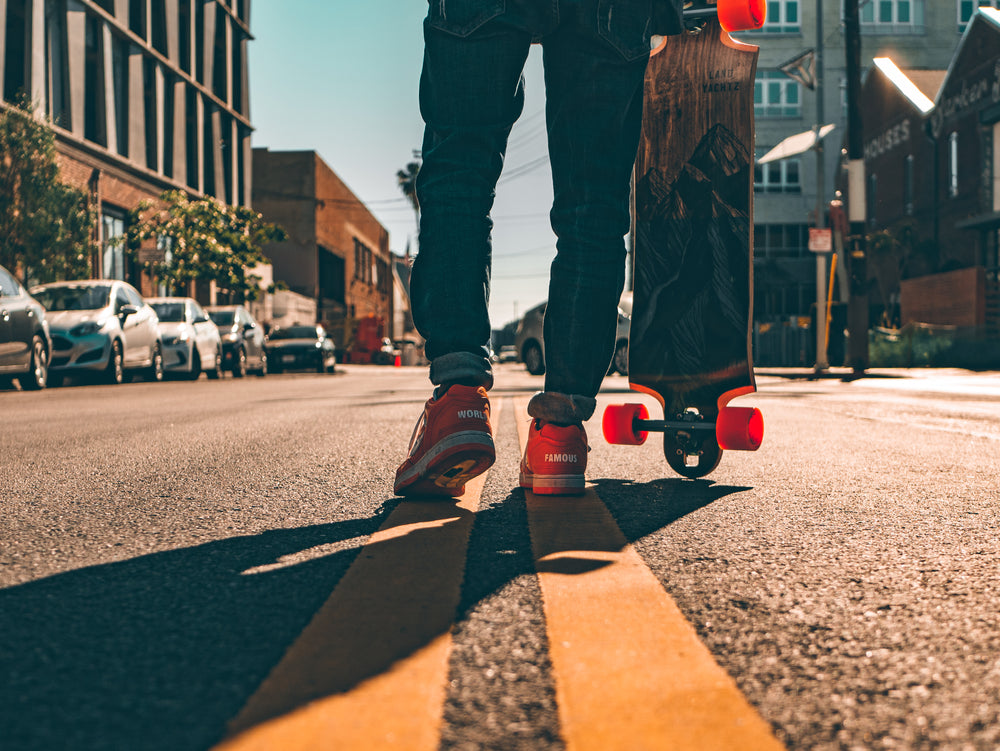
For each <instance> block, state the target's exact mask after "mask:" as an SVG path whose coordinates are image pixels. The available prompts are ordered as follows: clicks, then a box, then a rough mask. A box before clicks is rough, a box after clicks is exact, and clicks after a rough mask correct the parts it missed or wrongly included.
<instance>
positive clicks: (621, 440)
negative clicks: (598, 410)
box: [601, 404, 649, 446]
mask: <svg viewBox="0 0 1000 751" xmlns="http://www.w3.org/2000/svg"><path fill="white" fill-rule="evenodd" d="M648 419H649V411H648V410H647V409H646V407H645V405H642V404H611V405H609V406H608V407H607V408H606V409H605V410H604V418H603V419H602V421H601V427H602V428H603V430H604V439H605V440H606V441H607V442H608V443H614V444H619V445H623V446H640V445H642V444H643V443H645V442H646V437H647V436H648V435H649V433H648V432H646V431H645V430H636V427H635V421H636V420H648Z"/></svg>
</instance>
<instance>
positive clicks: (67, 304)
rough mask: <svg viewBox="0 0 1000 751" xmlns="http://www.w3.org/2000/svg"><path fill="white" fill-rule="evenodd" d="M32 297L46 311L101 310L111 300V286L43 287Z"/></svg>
mask: <svg viewBox="0 0 1000 751" xmlns="http://www.w3.org/2000/svg"><path fill="white" fill-rule="evenodd" d="M32 296H33V297H34V298H35V299H36V300H38V302H40V303H41V304H42V305H43V306H44V307H45V309H46V310H53V311H59V310H99V309H100V308H105V307H107V305H108V300H110V299H111V285H106V284H98V285H93V286H91V285H86V286H85V285H82V284H81V285H79V286H67V287H62V286H60V287H42V288H39V289H37V290H35V291H34V292H33V293H32Z"/></svg>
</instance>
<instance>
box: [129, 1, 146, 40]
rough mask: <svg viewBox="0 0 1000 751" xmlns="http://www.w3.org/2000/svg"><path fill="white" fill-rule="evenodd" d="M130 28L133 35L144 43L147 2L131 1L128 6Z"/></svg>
mask: <svg viewBox="0 0 1000 751" xmlns="http://www.w3.org/2000/svg"><path fill="white" fill-rule="evenodd" d="M128 27H129V30H131V32H132V33H133V34H136V35H137V36H139V37H141V38H142V39H143V40H144V41H145V40H147V39H148V37H147V36H146V0H130V1H129V4H128Z"/></svg>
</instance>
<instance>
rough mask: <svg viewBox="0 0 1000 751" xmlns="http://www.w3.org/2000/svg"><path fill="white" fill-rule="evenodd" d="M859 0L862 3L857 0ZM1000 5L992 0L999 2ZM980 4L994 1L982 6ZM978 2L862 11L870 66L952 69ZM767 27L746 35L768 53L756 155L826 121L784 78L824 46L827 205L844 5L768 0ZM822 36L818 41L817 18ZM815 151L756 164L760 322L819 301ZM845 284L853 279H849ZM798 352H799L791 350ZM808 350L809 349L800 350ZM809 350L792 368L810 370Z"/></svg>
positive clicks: (908, 0)
mask: <svg viewBox="0 0 1000 751" xmlns="http://www.w3.org/2000/svg"><path fill="white" fill-rule="evenodd" d="M855 1H856V0H855ZM997 1H998V0H989V2H992V3H995V2H997ZM979 4H987V3H984V2H981V3H979ZM975 5H976V3H975V2H970V1H969V0H882V1H881V2H865V3H861V5H860V25H861V45H862V50H861V59H862V65H864V66H866V67H870V66H871V61H872V59H873V58H875V57H879V56H891V57H892V58H893V59H894V60H895V61H896V63H897V64H898V65H899V66H901V67H904V68H907V69H912V68H925V69H941V70H943V69H945V68H946V67H947V66H948V63H949V61H950V60H951V58H952V56H953V54H954V51H955V48H956V47H957V45H958V41H959V39H960V38H961V34H962V31H963V30H964V28H965V25H966V24H967V23H968V21H969V19H970V17H971V15H972V13H973V11H974V10H975ZM767 8H768V15H767V22H766V23H765V25H764V27H763V28H762V29H761V30H760V31H756V32H745V33H743V34H741V38H743V39H745V40H746V41H748V42H752V43H753V44H756V45H759V46H760V60H759V63H758V66H757V80H756V82H755V88H754V102H755V103H754V114H755V120H756V135H757V154H758V156H762V155H764V154H765V153H767V152H768V151H770V150H771V149H772V148H773V147H774V146H776V145H777V144H778V143H780V142H781V141H782V140H784V139H785V138H787V137H789V136H791V135H794V134H797V133H801V132H804V131H808V130H811V129H812V128H813V126H814V125H816V124H817V120H818V109H819V108H818V106H817V105H818V97H817V94H816V91H815V90H810V89H808V88H807V87H806V86H804V85H803V84H802V83H801V82H800V81H798V80H794V79H793V78H791V77H789V76H788V75H786V74H785V73H784V72H783V71H782V66H783V64H785V63H786V62H788V61H789V60H791V59H793V58H796V57H798V56H800V55H802V54H803V53H805V52H807V51H815V50H817V48H819V47H820V46H822V51H823V74H824V75H823V85H822V94H821V95H822V99H823V112H824V118H823V120H824V122H823V123H820V124H821V125H825V124H834V125H836V130H834V131H833V133H832V134H831V135H829V136H828V137H827V138H826V139H825V144H826V145H825V148H824V151H823V156H822V158H823V164H824V178H825V179H824V185H823V187H822V190H823V202H824V203H826V202H827V201H829V200H830V199H832V198H833V192H834V184H835V181H836V179H837V177H838V174H839V172H840V145H841V142H842V140H843V134H844V133H845V128H846V124H847V106H846V105H847V101H846V86H847V71H846V51H845V37H844V27H843V23H842V19H843V9H844V3H843V2H829V0H826V1H823V0H770V1H769V2H768V3H767ZM817 11H818V12H820V13H822V26H823V39H822V40H817V36H816V32H817V31H818V29H817V23H816V20H817V19H816V13H817ZM817 171H818V170H817V158H816V153H815V152H809V153H805V154H801V155H798V156H793V157H790V158H787V159H783V160H781V161H776V162H771V163H770V164H764V165H757V169H756V172H755V177H754V189H755V196H754V199H755V206H754V256H755V258H754V274H755V304H754V316H755V318H756V319H757V320H758V321H761V322H787V321H788V320H789V318H792V319H793V320H794V318H795V317H798V316H807V315H808V314H809V310H810V306H811V305H813V304H814V303H815V301H816V272H815V268H816V262H815V258H814V257H813V255H812V254H811V253H810V252H809V251H808V247H807V246H808V237H809V228H810V227H811V226H814V222H815V207H816V204H817V191H818V189H819V186H818V179H817ZM842 281H846V278H845V277H842ZM793 349H794V352H793V353H792V354H793V355H796V354H797V353H798V352H799V348H793ZM801 351H802V352H804V353H805V352H806V350H805V349H802V350H801ZM812 358H813V354H812V353H811V352H808V353H805V354H803V355H802V356H801V357H790V358H789V359H788V360H787V362H788V363H789V364H803V365H805V364H811V363H812V362H813V361H814V360H813V359H812Z"/></svg>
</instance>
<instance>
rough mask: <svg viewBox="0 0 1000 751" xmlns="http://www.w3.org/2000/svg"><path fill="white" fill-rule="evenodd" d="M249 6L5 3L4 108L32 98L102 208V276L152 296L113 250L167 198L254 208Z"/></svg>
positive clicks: (68, 164)
mask: <svg viewBox="0 0 1000 751" xmlns="http://www.w3.org/2000/svg"><path fill="white" fill-rule="evenodd" d="M249 23H250V0H0V40H3V49H2V54H0V82H2V92H0V94H2V100H3V104H2V106H7V103H12V102H16V101H18V100H19V98H20V97H22V96H28V97H30V99H31V101H32V102H33V104H34V106H35V108H36V110H37V112H38V114H39V115H40V116H45V117H47V118H48V119H49V120H50V121H51V122H52V124H53V127H54V130H55V134H56V149H57V152H58V156H57V158H58V162H59V166H60V169H61V171H62V175H63V179H64V180H65V181H66V182H68V183H70V184H72V185H74V186H75V187H78V188H80V189H83V190H86V191H87V192H88V193H89V194H90V196H91V197H92V200H93V201H94V203H95V205H96V206H97V208H98V213H99V217H100V220H99V223H98V228H97V234H98V236H97V238H96V239H97V241H98V247H99V250H98V252H97V257H95V258H94V259H93V260H92V268H93V272H92V274H93V276H95V277H104V278H117V279H126V280H128V281H130V282H132V283H134V284H136V286H141V287H144V289H143V290H142V291H143V292H147V293H148V292H151V291H152V290H151V289H149V287H150V284H149V281H148V280H145V279H140V278H139V274H138V273H137V270H136V269H134V268H129V267H128V265H127V264H126V263H125V261H124V258H123V254H122V251H121V249H120V248H117V247H115V245H114V244H113V243H111V240H112V239H113V238H115V237H117V236H118V235H121V234H122V233H123V231H124V229H125V219H126V212H127V211H128V210H130V209H132V208H134V207H135V206H136V204H137V203H138V202H139V201H140V200H142V199H153V198H155V197H156V196H158V195H159V194H160V193H162V192H163V191H164V190H171V189H174V190H185V191H187V192H188V193H190V194H192V195H196V196H198V195H211V196H215V197H216V198H218V199H220V200H222V201H225V202H227V203H230V204H236V205H249V203H250V176H251V166H250V160H251V147H250V134H251V131H252V127H251V124H250V119H249V112H250V108H249V84H248V78H247V45H248V43H249V41H250V40H251V38H252V37H251V35H250V26H249Z"/></svg>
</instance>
